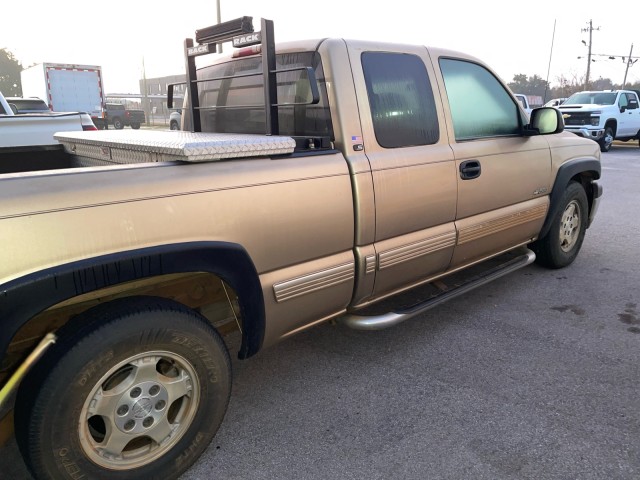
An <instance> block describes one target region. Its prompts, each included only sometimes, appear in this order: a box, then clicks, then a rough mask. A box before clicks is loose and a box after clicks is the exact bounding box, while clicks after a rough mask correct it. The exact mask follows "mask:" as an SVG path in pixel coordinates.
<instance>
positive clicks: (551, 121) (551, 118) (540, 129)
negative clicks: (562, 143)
mask: <svg viewBox="0 0 640 480" xmlns="http://www.w3.org/2000/svg"><path fill="white" fill-rule="evenodd" d="M563 131H564V120H563V118H562V112H560V110H558V109H557V108H553V107H541V108H534V109H533V110H532V111H531V117H530V120H529V125H526V126H525V127H524V132H523V133H524V135H525V136H528V137H531V136H534V135H551V134H554V133H560V132H563Z"/></svg>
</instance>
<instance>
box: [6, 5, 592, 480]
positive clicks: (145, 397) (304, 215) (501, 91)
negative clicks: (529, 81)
mask: <svg viewBox="0 0 640 480" xmlns="http://www.w3.org/2000/svg"><path fill="white" fill-rule="evenodd" d="M230 40H233V43H234V44H235V45H236V46H239V48H238V49H236V50H235V52H234V54H233V55H227V56H220V58H218V59H217V60H216V61H215V62H213V64H212V65H210V66H206V67H204V68H202V69H199V70H197V69H196V68H195V59H196V58H197V57H198V56H200V55H206V54H207V53H208V52H209V51H211V52H213V51H215V46H216V44H218V43H220V42H223V41H230ZM185 54H186V55H187V67H188V71H187V84H188V85H187V90H188V99H187V101H186V102H185V104H184V106H183V116H185V119H184V122H183V123H184V125H185V131H179V132H171V131H164V132H159V131H142V130H141V131H98V132H81V133H65V134H61V135H58V136H57V138H58V140H59V141H60V142H61V143H62V144H63V145H64V152H65V155H64V156H61V157H59V158H57V159H56V160H55V161H52V163H51V165H50V166H49V168H50V169H49V170H39V171H29V170H30V169H29V167H28V163H25V164H24V166H23V171H20V172H18V173H7V174H0V232H2V245H3V248H2V249H0V357H1V358H2V377H1V378H0V382H2V383H3V384H4V387H3V389H2V391H1V392H0V402H3V406H2V409H1V410H0V418H1V417H2V416H4V415H5V414H7V413H8V412H9V410H10V409H11V408H14V415H13V416H14V418H15V433H16V438H17V442H18V445H19V447H20V451H21V452H22V455H23V457H24V460H25V463H26V464H27V466H28V467H29V469H30V471H31V473H32V474H33V476H34V477H35V478H36V479H45V478H46V479H50V478H53V479H80V478H87V479H88V478H100V479H108V478H118V479H151V478H154V479H156V478H157V479H160V478H162V479H173V478H177V477H178V476H179V475H180V474H181V473H182V472H184V471H185V470H186V469H187V468H188V467H189V466H190V465H191V464H192V463H193V462H194V461H195V460H196V459H197V458H198V456H199V455H200V454H201V453H202V452H203V451H204V449H205V448H207V445H208V444H209V443H210V441H211V440H212V438H213V437H214V436H215V434H216V431H217V430H218V427H219V425H220V424H221V422H222V421H223V417H224V414H225V411H226V408H227V404H228V401H229V396H230V391H231V384H232V381H231V368H230V362H229V353H228V348H227V345H226V344H225V334H226V333H227V332H229V331H231V330H239V331H240V332H241V345H240V347H239V351H238V352H237V353H238V355H239V357H240V358H241V359H245V358H248V357H251V356H252V355H255V354H256V353H257V352H258V351H260V350H261V349H263V348H266V347H268V346H269V345H272V344H274V343H275V342H278V341H279V340H282V339H284V338H287V337H289V336H291V335H294V334H295V333H297V332H300V331H302V330H304V329H307V328H310V327H313V326H314V325H318V324H320V323H322V322H326V321H328V320H332V319H335V320H337V321H339V322H342V323H344V324H345V325H347V326H349V327H353V328H358V329H372V330H375V329H379V328H385V327H389V326H392V325H395V324H397V323H398V322H401V321H404V320H406V319H409V318H411V317H414V316H416V315H418V314H421V313H423V312H426V311H427V310H428V309H430V308H433V307H435V306H437V305H439V304H440V303H441V302H443V301H446V300H450V299H452V298H454V297H456V296H457V295H460V294H462V293H465V292H467V291H469V289H471V288H474V287H478V286H480V285H486V284H487V282H489V281H490V280H493V279H495V278H498V277H500V276H502V275H506V274H508V273H510V272H513V271H515V270H517V269H519V268H522V267H525V266H526V265H528V264H530V263H531V262H533V261H534V260H535V261H538V262H539V263H540V264H542V265H545V266H547V267H550V268H560V267H565V266H567V265H569V264H570V263H571V262H572V261H573V260H574V259H575V258H576V255H577V254H578V252H579V250H580V248H581V245H582V243H583V240H584V237H585V232H586V230H587V228H588V227H589V225H590V224H591V222H592V221H593V218H594V215H595V213H596V210H597V206H598V201H599V199H600V197H601V194H602V188H601V186H600V185H599V184H598V182H597V180H598V178H599V177H600V151H599V148H598V145H597V144H596V143H595V142H593V141H591V140H588V139H583V138H580V137H578V136H576V135H573V134H571V133H566V132H563V127H564V125H563V121H562V117H561V114H560V113H559V111H558V110H557V109H555V108H540V109H534V110H533V111H532V113H531V117H530V120H529V118H528V116H527V115H526V114H525V112H524V111H523V110H522V109H521V108H520V107H519V105H518V102H517V100H516V99H515V98H514V96H513V94H511V93H510V91H509V89H508V87H507V86H506V85H505V83H504V82H503V81H502V80H501V79H500V78H499V77H498V76H497V75H496V74H495V73H494V72H493V71H492V70H491V68H489V67H488V66H486V65H485V64H484V63H482V62H481V61H480V60H478V59H476V58H473V57H471V56H468V55H465V54H462V53H459V52H454V51H449V50H442V49H435V48H427V47H424V46H417V45H416V46H413V45H399V44H388V43H380V42H364V41H346V40H342V39H324V40H309V41H299V42H293V43H287V44H281V45H278V46H277V47H276V46H275V43H274V40H273V23H272V22H271V21H268V20H264V19H263V20H262V23H261V30H260V32H254V31H253V26H252V23H251V21H250V18H249V17H243V18H242V19H238V20H237V21H233V22H227V23H223V24H221V25H219V26H214V27H209V28H206V29H202V30H198V31H197V32H196V41H195V42H194V41H193V40H191V39H187V40H185ZM61 148H62V147H61ZM484 288H491V287H490V286H486V287H484ZM25 372H26V373H25ZM16 392H17V393H16ZM14 396H17V398H15V400H14ZM5 418H11V416H10V415H8V416H6V417H5ZM6 424H7V422H6V421H5V425H6Z"/></svg>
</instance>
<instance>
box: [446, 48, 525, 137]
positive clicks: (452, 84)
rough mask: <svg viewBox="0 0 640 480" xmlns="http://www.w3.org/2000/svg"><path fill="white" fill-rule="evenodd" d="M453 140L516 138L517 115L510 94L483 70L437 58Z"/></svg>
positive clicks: (476, 65) (471, 64)
mask: <svg viewBox="0 0 640 480" xmlns="http://www.w3.org/2000/svg"><path fill="white" fill-rule="evenodd" d="M440 70H441V71H442V76H443V77H444V84H445V88H446V90H447V97H448V99H449V106H450V108H451V116H452V117H453V128H454V131H455V135H456V140H471V139H474V138H483V137H499V136H505V135H518V134H519V133H520V113H519V110H518V107H517V106H516V104H515V103H514V102H513V99H512V98H511V95H510V94H509V93H508V92H507V91H506V90H505V88H504V87H503V86H502V84H501V83H500V82H499V81H498V79H497V78H496V77H495V76H494V75H493V74H492V73H491V72H489V71H488V70H487V69H486V68H484V67H482V66H480V65H478V64H476V63H472V62H467V61H464V60H454V59H448V58H442V59H440Z"/></svg>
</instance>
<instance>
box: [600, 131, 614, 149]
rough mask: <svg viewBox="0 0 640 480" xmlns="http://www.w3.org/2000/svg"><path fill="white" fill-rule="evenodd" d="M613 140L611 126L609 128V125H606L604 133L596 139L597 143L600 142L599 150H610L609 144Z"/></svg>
mask: <svg viewBox="0 0 640 480" xmlns="http://www.w3.org/2000/svg"><path fill="white" fill-rule="evenodd" d="M613 140H614V136H613V128H611V127H610V126H606V127H605V129H604V135H603V136H602V138H601V139H600V140H599V141H598V143H599V144H600V151H601V152H608V151H609V150H611V144H612V143H613Z"/></svg>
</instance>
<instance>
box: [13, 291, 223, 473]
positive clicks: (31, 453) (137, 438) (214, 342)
mask: <svg viewBox="0 0 640 480" xmlns="http://www.w3.org/2000/svg"><path fill="white" fill-rule="evenodd" d="M59 334H60V340H59V341H58V343H57V344H56V345H55V346H54V347H52V348H51V349H50V351H49V352H47V357H46V358H43V360H42V361H41V362H39V364H38V365H37V367H36V368H34V370H33V371H32V373H30V375H29V376H28V377H27V378H25V380H24V381H23V383H22V385H21V387H20V390H19V393H18V395H19V397H18V399H17V402H16V420H15V421H16V426H15V427H16V428H15V430H16V439H17V440H18V445H19V446H20V450H21V452H22V454H23V456H24V458H25V462H26V464H27V466H28V467H29V468H30V470H31V472H32V473H33V475H34V477H35V478H36V479H38V480H39V479H45V478H46V479H68V478H76V477H74V476H73V475H72V474H71V473H72V471H73V472H76V474H77V475H78V478H79V476H80V474H82V475H84V476H85V477H84V478H106V479H107V478H108V479H111V478H113V479H138V478H144V479H147V478H149V479H173V478H177V477H178V476H179V475H180V474H181V473H182V472H184V471H185V470H186V469H187V468H188V467H189V466H190V465H191V464H192V463H193V462H194V461H195V460H196V459H197V458H198V456H199V455H200V454H201V453H202V452H203V451H204V449H205V448H206V447H207V445H208V444H209V442H210V441H211V440H212V438H213V437H214V435H215V433H216V431H217V430H218V427H219V425H220V423H221V422H222V418H223V417H224V413H225V411H226V408H227V404H228V401H229V395H230V391H231V367H230V361H229V356H228V352H227V349H226V347H225V345H224V343H223V341H222V339H221V338H220V336H219V334H218V333H217V332H216V331H215V329H213V327H211V326H210V325H209V324H208V322H207V320H206V319H204V318H203V317H201V316H200V315H199V314H197V313H196V312H194V311H191V310H189V309H187V308H186V307H184V306H182V305H181V304H178V303H176V302H173V301H169V300H164V299H156V298H145V297H139V298H134V299H122V300H118V301H115V302H111V303H110V304H106V305H101V306H99V307H96V308H95V309H93V310H90V311H88V312H87V313H86V314H83V315H82V316H80V317H77V318H76V319H74V320H73V321H72V324H71V323H70V324H68V325H66V326H65V327H63V328H62V329H61V330H60V332H59Z"/></svg>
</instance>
